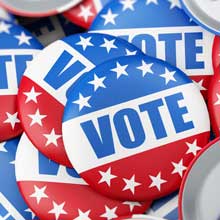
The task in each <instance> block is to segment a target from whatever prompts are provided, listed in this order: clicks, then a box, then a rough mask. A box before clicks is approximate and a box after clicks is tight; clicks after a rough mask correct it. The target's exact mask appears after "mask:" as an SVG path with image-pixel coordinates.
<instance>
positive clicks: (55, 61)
mask: <svg viewBox="0 0 220 220" xmlns="http://www.w3.org/2000/svg"><path fill="white" fill-rule="evenodd" d="M137 51H138V49H137V48H136V47H135V46H133V45H131V44H129V43H128V42H127V41H124V40H121V39H117V38H116V37H113V36H109V35H103V34H88V33H85V34H78V35H72V36H70V37H67V38H64V39H63V40H59V41H56V42H55V43H53V44H51V45H50V46H48V47H47V48H45V49H44V50H43V51H42V53H40V55H39V56H37V58H36V59H35V60H34V61H33V62H32V64H31V65H30V66H29V68H28V69H27V71H26V72H25V74H24V77H23V78H22V80H21V83H20V87H19V94H18V108H19V114H20V118H21V122H22V125H23V128H24V130H25V132H26V134H27V135H28V137H29V138H30V140H31V141H32V143H33V144H34V145H35V146H36V147H37V148H38V149H39V150H40V151H41V152H42V153H43V154H44V155H46V156H47V157H49V158H50V159H51V160H54V161H55V162H57V163H60V164H63V165H66V166H69V167H71V163H70V162H69V160H68V158H67V155H66V152H65V149H64V146H63V139H62V116H63V111H64V106H65V104H66V92H67V90H68V89H69V88H70V86H71V85H72V84H73V87H74V82H75V81H76V80H77V79H78V78H79V77H80V76H81V75H83V74H84V73H86V72H87V71H89V70H91V69H92V68H93V67H95V66H96V65H97V64H100V63H102V62H104V61H106V60H108V59H110V58H114V57H118V56H124V55H126V54H128V55H129V54H132V53H133V54H134V53H136V52H137ZM42 64H43V65H42ZM70 89H71V88H70Z"/></svg>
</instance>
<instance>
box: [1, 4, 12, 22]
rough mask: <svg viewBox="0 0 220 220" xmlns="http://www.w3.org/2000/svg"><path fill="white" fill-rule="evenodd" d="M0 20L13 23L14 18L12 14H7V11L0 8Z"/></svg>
mask: <svg viewBox="0 0 220 220" xmlns="http://www.w3.org/2000/svg"><path fill="white" fill-rule="evenodd" d="M0 19H3V20H6V21H10V22H13V21H14V17H13V15H12V14H9V13H8V12H7V11H5V10H4V9H3V8H1V7H0Z"/></svg>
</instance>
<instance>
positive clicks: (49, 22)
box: [19, 15, 84, 46]
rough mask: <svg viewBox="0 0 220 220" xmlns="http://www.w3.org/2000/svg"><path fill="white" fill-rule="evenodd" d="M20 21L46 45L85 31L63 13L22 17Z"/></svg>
mask: <svg viewBox="0 0 220 220" xmlns="http://www.w3.org/2000/svg"><path fill="white" fill-rule="evenodd" d="M19 23H20V24H21V25H22V26H24V27H25V28H26V29H27V30H29V31H30V32H31V33H32V34H33V35H34V36H35V37H36V38H37V39H38V40H39V41H40V42H41V43H42V44H43V45H44V46H47V45H49V44H51V43H52V42H54V41H56V40H59V39H61V38H63V37H66V36H69V35H72V34H76V33H81V32H83V31H84V29H83V28H80V27H79V26H77V25H74V24H73V23H71V22H69V21H68V20H67V19H65V18H64V17H63V16H62V15H57V16H52V17H43V18H32V19H30V18H28V19H27V18H22V17H21V18H20V19H19Z"/></svg>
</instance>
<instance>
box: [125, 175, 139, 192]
mask: <svg viewBox="0 0 220 220" xmlns="http://www.w3.org/2000/svg"><path fill="white" fill-rule="evenodd" d="M123 180H124V182H125V183H126V185H125V187H124V189H123V190H122V191H125V190H130V191H131V192H132V193H133V194H134V191H135V187H136V186H140V185H141V184H140V183H138V182H135V175H133V176H132V177H131V179H125V178H123Z"/></svg>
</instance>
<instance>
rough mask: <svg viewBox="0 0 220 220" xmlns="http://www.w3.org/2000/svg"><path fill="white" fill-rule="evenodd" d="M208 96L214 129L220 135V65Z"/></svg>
mask: <svg viewBox="0 0 220 220" xmlns="http://www.w3.org/2000/svg"><path fill="white" fill-rule="evenodd" d="M208 97H209V98H208V108H209V113H210V118H211V125H212V130H213V132H214V133H215V135H216V136H217V137H218V136H219V135H220V115H219V112H220V65H219V66H218V68H216V72H215V75H214V77H213V78H212V80H211V83H210V87H209V96H208Z"/></svg>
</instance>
